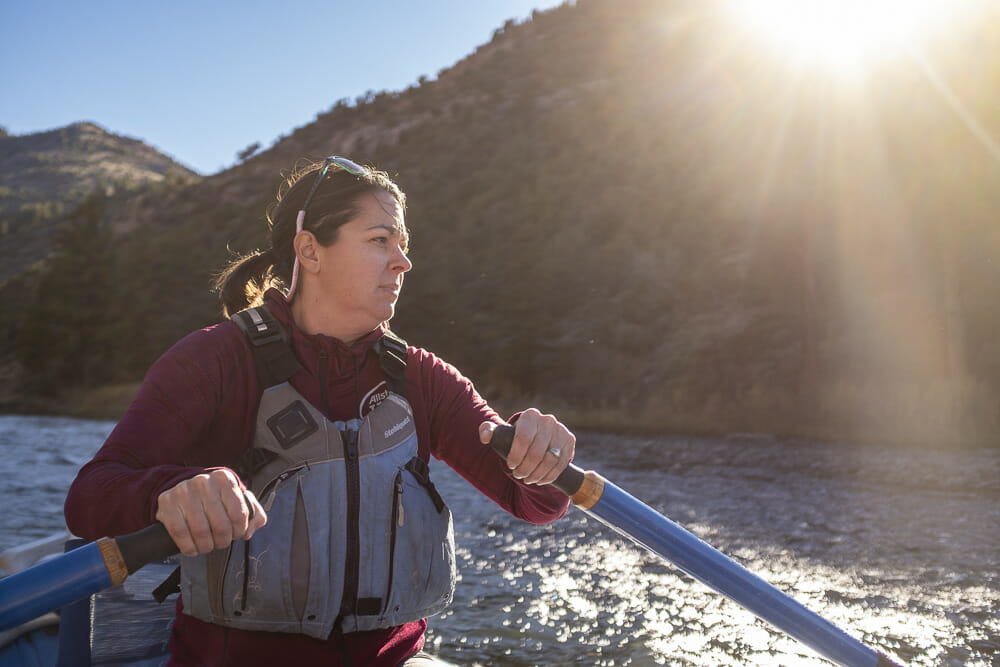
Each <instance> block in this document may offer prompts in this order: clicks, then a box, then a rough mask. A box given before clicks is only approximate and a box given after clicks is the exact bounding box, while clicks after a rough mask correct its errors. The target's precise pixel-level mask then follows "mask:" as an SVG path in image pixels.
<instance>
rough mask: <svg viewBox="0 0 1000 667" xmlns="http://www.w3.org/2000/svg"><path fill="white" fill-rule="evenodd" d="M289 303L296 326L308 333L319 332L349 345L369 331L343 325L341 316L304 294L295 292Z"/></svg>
mask: <svg viewBox="0 0 1000 667" xmlns="http://www.w3.org/2000/svg"><path fill="white" fill-rule="evenodd" d="M290 305H291V311H292V319H294V320H295V324H296V326H298V327H299V329H301V330H302V331H303V332H305V333H307V334H309V335H313V336H314V335H317V334H321V335H323V336H329V337H330V338H336V339H337V340H339V341H341V342H342V343H344V344H345V345H347V346H348V347H351V346H353V345H354V344H355V343H357V342H358V341H359V340H361V339H362V338H364V337H365V335H367V334H368V333H369V332H370V331H371V330H370V329H369V330H367V331H358V330H357V329H356V328H350V327H349V326H345V324H346V323H345V322H344V321H343V320H342V319H341V318H338V317H336V315H335V314H334V313H331V312H330V311H329V310H327V309H325V308H323V305H322V304H321V303H319V302H311V301H310V299H309V297H308V295H305V294H297V295H296V296H295V298H294V299H293V300H292V303H291V304H290Z"/></svg>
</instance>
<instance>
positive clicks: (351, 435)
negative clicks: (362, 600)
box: [341, 430, 361, 616]
mask: <svg viewBox="0 0 1000 667" xmlns="http://www.w3.org/2000/svg"><path fill="white" fill-rule="evenodd" d="M344 440H345V442H344V449H345V450H346V452H345V453H346V456H345V459H346V460H345V461H344V463H345V466H344V467H345V473H346V479H345V481H346V486H347V536H346V537H347V540H346V549H347V553H346V554H345V559H344V601H343V605H342V612H341V613H342V614H343V615H345V616H349V615H352V614H354V611H355V609H356V608H357V603H358V579H359V577H360V574H359V569H360V559H361V525H360V524H361V507H360V505H361V470H360V466H359V463H358V431H357V430H348V431H345V432H344Z"/></svg>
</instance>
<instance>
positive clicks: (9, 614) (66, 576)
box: [0, 523, 177, 632]
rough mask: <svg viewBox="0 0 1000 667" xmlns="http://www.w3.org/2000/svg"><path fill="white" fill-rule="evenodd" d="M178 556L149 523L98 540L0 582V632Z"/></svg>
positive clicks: (156, 525) (163, 531)
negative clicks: (140, 570) (171, 556)
mask: <svg viewBox="0 0 1000 667" xmlns="http://www.w3.org/2000/svg"><path fill="white" fill-rule="evenodd" d="M175 553H177V547H176V546H175V545H174V543H173V540H171V539H170V535H169V533H167V529H166V528H164V527H163V524H161V523H154V524H153V525H151V526H148V527H146V528H143V529H142V530H140V531H136V532H134V533H130V534H128V535H122V536H120V537H117V538H115V539H111V538H108V537H102V538H101V539H99V540H97V541H96V542H91V543H90V544H86V545H84V546H82V547H80V548H78V549H74V550H72V551H70V552H68V553H64V554H60V555H59V556H54V557H52V558H51V559H49V560H46V561H44V562H42V563H39V564H37V565H33V566H32V567H29V568H28V569H27V570H23V571H21V572H17V573H15V574H12V575H10V576H9V577H4V578H3V579H0V632H3V631H5V630H10V629H12V628H16V627H17V626H19V625H21V624H22V623H27V622H28V621H30V620H32V619H34V618H37V617H38V616H41V615H42V614H45V613H48V612H50V611H52V610H54V609H59V608H60V607H64V606H66V605H68V604H69V603H71V602H76V601H77V600H82V599H83V598H86V597H89V596H91V595H93V594H94V593H97V592H99V591H102V590H104V589H105V588H108V587H109V586H117V585H118V584H120V583H122V582H123V581H125V579H126V578H127V577H128V576H129V575H130V574H132V573H133V572H135V571H136V570H138V569H139V568H141V567H142V566H143V565H146V564H147V563H152V562H153V561H156V560H161V559H163V558H166V557H167V556H170V555H171V554H175Z"/></svg>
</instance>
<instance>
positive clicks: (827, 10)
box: [727, 0, 976, 72]
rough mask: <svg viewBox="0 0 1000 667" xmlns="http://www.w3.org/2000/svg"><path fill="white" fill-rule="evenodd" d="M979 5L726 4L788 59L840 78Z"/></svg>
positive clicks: (873, 1) (894, 0)
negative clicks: (842, 74)
mask: <svg viewBox="0 0 1000 667" xmlns="http://www.w3.org/2000/svg"><path fill="white" fill-rule="evenodd" d="M975 1H976V0H728V2H727V5H728V7H729V8H730V10H731V11H732V13H733V14H734V15H735V16H736V17H738V18H739V19H741V21H742V22H744V23H745V24H746V25H748V26H749V28H750V29H751V30H752V31H753V32H754V33H755V34H756V35H757V36H759V37H761V38H763V39H764V40H765V41H766V42H768V43H770V44H772V45H773V46H775V47H777V48H778V49H779V50H780V51H782V52H784V53H785V54H786V55H787V56H788V57H789V58H792V59H795V60H796V61H798V62H801V63H811V64H815V65H820V66H823V67H826V68H829V69H831V70H835V71H838V72H851V71H856V70H858V69H861V68H863V66H864V65H865V64H867V63H870V62H872V61H875V60H879V59H882V58H885V57H891V56H893V55H896V54H899V53H900V52H902V51H904V50H905V49H907V48H909V47H911V46H912V45H913V44H914V43H916V42H917V41H918V40H920V39H921V38H922V37H923V36H924V34H925V33H926V32H928V31H929V30H931V29H939V28H940V27H941V26H942V25H944V24H946V23H948V22H950V21H951V20H952V19H953V18H954V17H955V16H956V15H958V14H960V13H964V10H965V9H967V8H968V5H971V4H973V2H975Z"/></svg>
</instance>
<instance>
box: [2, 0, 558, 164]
mask: <svg viewBox="0 0 1000 667" xmlns="http://www.w3.org/2000/svg"><path fill="white" fill-rule="evenodd" d="M561 3H562V0H440V1H434V2H413V1H407V0H384V1H381V0H370V1H367V2H366V1H364V0H360V1H358V2H343V1H340V0H337V1H333V0H328V1H325V2H324V1H321V0H309V1H305V0H287V1H285V2H280V3H279V2H263V1H259V0H243V1H242V2H235V1H232V0H202V1H201V2H194V1H192V0H170V1H169V2H166V1H161V2H154V1H150V0H129V1H124V0H86V1H83V2H81V1H79V0H20V1H18V0H10V1H7V2H2V3H0V126H3V127H4V128H6V129H7V131H8V132H11V133H12V134H26V133H30V132H37V131H41V130H47V129H51V128H55V127H61V126H64V125H68V124H70V123H73V122H76V121H81V120H89V121H93V122H96V123H98V124H99V125H101V126H103V127H105V128H107V129H108V130H110V131H112V132H115V133H117V134H123V135H126V136H130V137H135V138H138V139H142V140H143V141H146V142H147V143H149V144H151V145H153V146H155V147H156V148H158V149H159V150H161V151H163V152H165V153H167V154H169V155H171V156H172V157H174V158H175V159H177V160H178V161H180V162H182V163H184V164H186V165H187V166H189V167H191V168H193V169H195V170H196V171H198V172H200V173H202V174H211V173H215V172H217V171H219V170H220V169H223V168H225V167H228V166H230V165H232V164H233V163H234V162H235V161H236V157H235V156H236V153H237V152H238V151H240V150H241V149H243V148H245V147H246V146H248V145H249V144H252V143H254V142H258V141H259V142H260V143H261V145H262V146H264V147H267V146H269V145H270V144H271V143H272V142H273V141H274V140H275V139H277V138H278V137H279V136H280V135H283V134H287V133H288V132H290V131H291V130H292V129H293V128H295V127H299V126H301V125H306V124H308V123H310V122H312V121H313V120H314V119H315V117H316V114H317V113H319V112H321V111H325V110H327V109H329V108H330V107H332V106H333V105H334V104H335V103H336V102H337V100H339V99H341V98H345V97H346V98H349V99H351V100H353V99H354V98H356V97H358V96H359V95H363V94H364V93H365V92H366V91H368V90H375V91H379V90H402V89H405V88H406V87H407V86H409V85H410V84H413V83H415V82H416V81H417V79H418V78H419V77H420V76H421V75H426V76H428V77H430V78H433V77H435V76H436V75H437V73H438V72H439V71H441V70H442V69H444V68H446V67H449V66H451V65H452V64H454V63H455V62H457V61H458V60H460V59H461V58H463V57H464V56H466V55H468V54H469V53H471V52H472V51H474V50H475V48H476V47H477V46H479V45H480V44H484V43H486V42H488V41H489V40H490V39H491V37H492V35H493V31H494V30H495V29H496V28H498V27H500V26H502V25H503V23H504V22H505V21H506V20H507V19H510V18H513V19H516V20H518V21H522V20H524V19H526V18H527V17H529V16H530V15H531V12H532V10H533V9H536V8H537V9H546V8H549V7H553V6H556V5H559V4H561Z"/></svg>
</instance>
